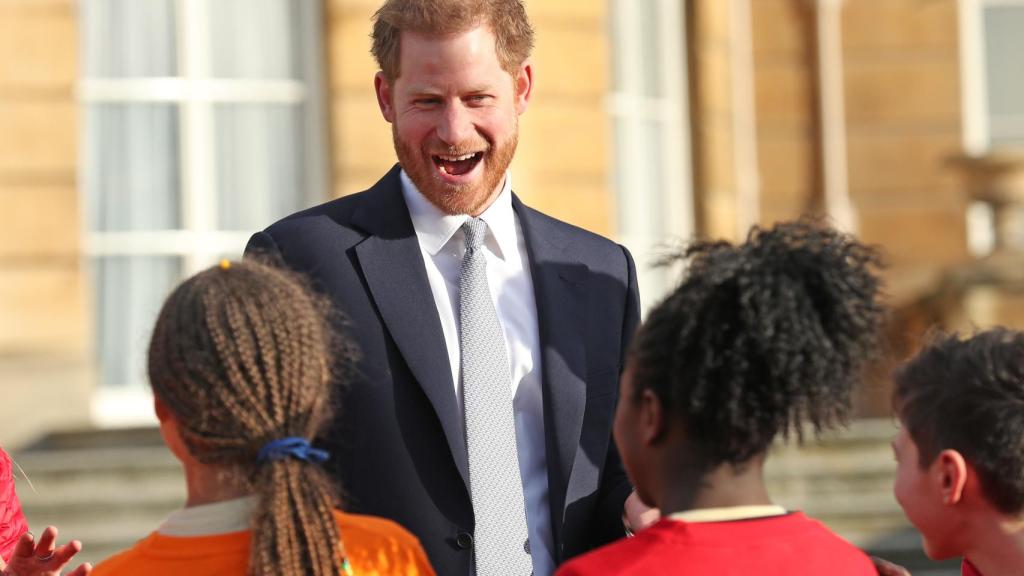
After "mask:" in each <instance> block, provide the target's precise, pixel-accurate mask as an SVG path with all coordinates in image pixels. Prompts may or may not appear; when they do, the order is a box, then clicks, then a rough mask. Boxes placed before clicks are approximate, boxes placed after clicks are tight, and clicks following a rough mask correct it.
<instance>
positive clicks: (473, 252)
mask: <svg viewBox="0 0 1024 576" xmlns="http://www.w3.org/2000/svg"><path fill="white" fill-rule="evenodd" d="M462 232H463V233H464V234H465V235H466V255H465V256H464V257H463V259H462V269H461V271H460V272H459V321H460V323H461V326H462V332H461V334H460V337H459V345H460V347H461V359H462V410H463V415H464V416H465V419H466V447H467V449H468V452H469V489H470V497H471V499H472V501H473V516H474V518H475V519H476V529H475V534H474V536H473V551H474V556H475V561H476V574H477V576H495V575H499V574H500V575H504V574H509V575H515V576H520V575H521V576H525V575H527V574H530V572H531V570H532V563H531V560H530V556H529V554H528V553H527V551H526V550H527V549H528V547H527V546H526V541H527V531H526V507H525V506H524V504H523V484H522V481H521V479H520V476H519V454H518V453H517V452H516V428H515V418H514V416H513V412H512V388H511V382H512V376H511V371H510V369H509V365H508V357H507V356H506V354H505V338H504V334H503V332H502V329H501V324H500V323H499V321H498V314H497V312H495V310H494V302H493V301H492V300H491V291H490V288H488V284H487V259H486V257H485V256H484V251H483V250H481V249H480V248H481V246H482V245H483V243H484V236H485V234H486V233H487V224H486V223H485V222H484V221H483V220H480V219H478V218H470V219H468V220H466V223H465V224H463V225H462Z"/></svg>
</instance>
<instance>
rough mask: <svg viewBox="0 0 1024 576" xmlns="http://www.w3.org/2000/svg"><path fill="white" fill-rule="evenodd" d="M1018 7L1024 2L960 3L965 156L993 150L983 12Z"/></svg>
mask: <svg viewBox="0 0 1024 576" xmlns="http://www.w3.org/2000/svg"><path fill="white" fill-rule="evenodd" d="M996 6H1019V7H1022V8H1024V0H960V3H959V5H958V9H959V21H960V22H959V24H960V92H961V102H962V117H961V123H962V124H961V127H962V133H963V147H964V152H965V153H966V154H968V155H972V156H978V155H982V154H985V153H986V152H988V151H989V150H991V144H992V143H991V130H990V127H989V111H988V73H987V70H986V66H985V35H984V34H985V30H984V26H985V22H984V17H983V15H984V10H985V8H989V7H996Z"/></svg>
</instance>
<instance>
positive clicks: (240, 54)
mask: <svg viewBox="0 0 1024 576" xmlns="http://www.w3.org/2000/svg"><path fill="white" fill-rule="evenodd" d="M309 4H310V2H309V0H216V1H211V2H208V3H207V4H206V5H205V6H206V8H207V9H208V12H207V15H208V18H209V38H208V42H209V47H210V54H209V58H210V70H209V72H210V74H211V75H212V76H213V77H217V78H279V79H280V78H293V79H299V78H301V76H302V67H301V64H300V63H301V61H302V54H301V53H300V46H301V44H300V43H299V40H300V39H299V37H298V34H297V32H298V31H299V30H301V27H300V26H299V23H300V22H301V21H302V20H301V18H300V11H301V10H303V9H308V8H309Z"/></svg>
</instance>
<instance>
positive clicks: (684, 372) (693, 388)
mask: <svg viewBox="0 0 1024 576" xmlns="http://www.w3.org/2000/svg"><path fill="white" fill-rule="evenodd" d="M680 259H681V260H682V261H683V262H684V263H685V264H687V265H688V271H687V274H686V276H685V278H684V280H683V282H682V284H681V285H680V286H679V287H678V288H677V289H676V290H675V291H674V292H672V293H671V294H670V295H669V296H668V297H667V298H665V300H663V301H662V302H661V303H660V304H659V305H658V306H657V307H655V308H654V309H653V310H652V311H651V312H650V315H649V316H648V319H647V321H646V323H645V324H644V325H643V326H642V327H641V328H640V330H639V332H638V334H637V336H636V338H634V340H633V345H632V350H631V353H630V356H629V358H628V361H627V366H626V370H625V372H624V374H623V378H622V382H621V390H620V396H619V398H620V399H619V404H618V408H617V412H616V418H615V425H614V431H615V442H616V445H617V446H618V448H619V453H620V454H621V455H622V461H623V463H624V464H625V466H626V471H627V472H628V473H629V476H630V479H631V480H632V481H633V484H634V486H635V487H636V490H637V493H638V494H639V495H640V498H641V499H642V500H643V501H644V502H645V503H646V504H648V505H650V506H654V507H657V508H659V509H660V510H661V513H662V520H660V521H659V522H658V523H657V524H654V525H653V526H651V527H650V528H648V529H646V530H644V531H642V532H639V533H638V534H637V535H636V536H635V537H633V538H627V539H624V540H620V541H618V542H615V543H612V544H610V545H608V546H605V547H604V548H600V549H598V550H596V551H593V552H590V553H588V554H585V555H583V556H581V557H579V558H577V559H575V560H573V561H570V562H569V563H567V564H566V565H564V566H563V567H562V569H561V570H560V571H559V572H558V574H559V576H584V575H598V574H618V575H630V576H634V575H635V576H639V575H644V576H658V575H675V574H716V575H723V576H739V575H744V576H746V575H750V574H758V575H761V576H771V575H779V576H781V575H784V574H785V575H793V574H814V575H818V574H828V575H830V576H862V575H863V576H867V575H874V574H876V573H877V572H876V569H875V567H874V566H873V565H872V561H871V560H870V559H869V558H868V557H867V556H866V555H865V554H864V553H862V552H861V551H859V550H858V549H856V548H855V547H854V546H852V545H851V544H849V543H847V542H845V541H843V540H842V539H841V538H839V537H838V536H836V535H835V534H834V533H832V532H831V531H830V530H829V529H828V528H826V527H825V526H824V525H822V524H820V523H818V522H816V521H814V520H812V519H810V518H808V517H807V516H805V515H804V514H803V513H801V512H793V511H788V510H786V509H784V508H782V507H780V506H777V505H775V504H773V502H772V500H771V498H770V497H769V495H768V492H767V490H766V488H765V482H764V474H763V470H764V463H765V458H766V457H767V455H768V450H769V448H770V447H771V445H772V443H773V442H774V441H775V439H776V438H777V437H780V436H781V437H782V438H787V437H790V436H796V438H797V439H802V436H803V431H804V430H805V429H806V427H807V426H808V425H810V426H811V427H812V428H813V430H814V432H815V433H818V432H821V431H823V430H827V429H830V428H833V427H834V426H836V425H838V424H841V423H843V422H844V421H845V420H846V419H847V417H848V415H849V411H850V396H851V394H850V393H851V389H852V388H853V386H854V385H855V384H857V382H858V380H859V378H860V376H861V368H862V367H863V366H864V364H865V361H866V360H867V359H869V358H870V357H871V356H872V353H873V349H874V347H875V343H876V339H877V332H878V328H879V325H880V321H881V319H882V317H883V308H882V306H881V304H880V303H879V302H878V297H879V282H878V279H877V278H876V276H875V273H874V270H875V268H876V267H877V266H878V264H879V260H878V256H877V255H876V253H875V252H874V251H872V250H871V249H869V248H867V247H865V246H863V245H861V244H859V243H858V242H856V241H855V240H854V239H853V238H852V237H850V236H847V235H844V234H840V233H838V232H836V231H834V230H830V229H828V228H826V227H822V226H820V225H818V224H816V223H814V222H812V221H809V220H803V221H800V222H796V223H788V224H780V225H777V226H775V227H774V228H771V229H768V230H764V229H760V228H754V229H753V230H752V231H751V233H750V235H749V236H748V238H747V241H746V242H745V243H744V244H742V245H739V246H734V245H731V244H728V243H725V242H698V243H695V244H693V245H691V246H690V247H689V248H688V249H687V250H686V251H685V252H684V253H683V254H682V255H681V256H680Z"/></svg>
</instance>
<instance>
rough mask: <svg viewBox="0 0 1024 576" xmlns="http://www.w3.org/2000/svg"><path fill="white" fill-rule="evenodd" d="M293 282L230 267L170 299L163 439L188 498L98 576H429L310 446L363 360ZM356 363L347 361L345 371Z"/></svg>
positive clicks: (154, 362)
mask: <svg viewBox="0 0 1024 576" xmlns="http://www.w3.org/2000/svg"><path fill="white" fill-rule="evenodd" d="M330 314H331V312H330V309H329V307H328V306H327V305H326V304H325V303H324V301H323V300H322V299H321V298H319V297H318V296H317V295H315V294H314V293H313V292H312V291H311V290H308V289H307V288H306V287H305V286H304V283H303V282H302V281H301V280H300V279H299V278H298V277H296V276H294V275H293V274H292V273H289V272H286V271H283V270H279V269H276V268H272V267H269V266H266V265H263V264H260V263H257V262H255V261H249V260H247V261H246V262H239V263H234V262H228V261H223V262H222V263H221V265H220V266H216V267H213V268H210V269H208V270H206V271H204V272H201V273H199V274H197V275H196V276H193V277H192V278H190V279H188V280H186V281H185V282H184V283H182V284H181V285H180V286H178V287H177V289H175V290H174V292H173V293H172V294H171V295H170V296H169V297H168V299H167V301H166V302H165V304H164V306H163V309H162V310H161V312H160V315H159V317H158V319H157V322H156V326H155V328H154V331H153V336H152V340H151V342H150V348H149V379H150V383H151V385H152V388H153V395H154V398H155V400H154V403H155V408H156V413H157V417H158V419H159V420H160V430H161V433H162V435H163V437H164V440H165V442H166V443H167V446H168V448H169V449H170V450H171V451H172V452H173V453H174V454H175V456H177V457H178V459H179V460H181V462H182V465H183V467H184V470H185V478H186V483H187V487H188V499H187V501H186V504H185V507H184V508H183V509H181V510H178V511H176V512H173V513H172V514H171V515H170V516H169V517H168V518H167V519H166V520H165V521H164V522H163V524H161V526H160V527H159V528H158V529H157V530H156V531H155V532H153V533H152V534H150V535H149V536H148V537H146V538H145V539H143V540H141V541H139V542H138V543H137V544H136V545H135V546H134V547H133V548H131V549H129V550H126V551H124V552H122V553H120V554H118V555H116V556H114V557H112V558H110V559H108V560H106V561H105V562H103V563H101V564H100V565H99V566H97V567H96V569H95V571H94V572H93V573H94V574H95V575H96V576H121V575H137V574H147V575H149V576H165V575H166V576H170V575H172V574H173V575H175V576H177V575H181V574H187V575H188V576H206V575H210V576H212V575H218V576H231V575H239V576H241V575H243V574H244V575H252V576H269V575H271V574H274V575H290V576H291V575H295V576H297V575H300V574H301V575H307V574H309V575H317V576H336V575H347V574H357V575H359V576H364V575H380V576H383V575H392V574H394V575H401V576H419V575H424V576H431V575H433V570H431V568H430V566H429V564H428V562H427V559H426V555H425V554H424V552H423V550H422V549H421V548H420V545H419V542H418V541H417V540H416V538H415V537H413V536H412V535H411V534H409V533H408V532H406V531H405V530H404V529H403V528H401V527H399V526H398V525H397V524H394V523H393V522H391V521H389V520H384V519H381V518H375V517H369V516H358V515H350V514H346V513H343V512H341V511H339V510H336V509H335V508H334V505H335V503H336V502H337V498H336V495H335V494H334V492H333V489H332V485H331V483H330V481H329V480H328V477H327V476H326V474H325V472H324V471H323V470H322V469H321V467H320V466H319V463H321V462H323V461H324V460H325V459H327V458H328V457H329V455H328V454H327V453H326V452H324V451H322V450H318V449H316V448H314V447H312V446H311V445H310V439H311V438H313V437H314V436H315V435H316V434H317V433H318V432H320V430H321V427H322V426H323V425H324V424H325V423H326V422H328V421H329V419H330V417H331V412H332V406H333V404H334V402H332V398H331V394H330V390H331V388H332V383H333V382H334V381H335V380H342V381H344V380H345V379H346V378H347V376H348V375H347V374H332V367H336V366H343V367H346V366H347V367H351V366H352V365H353V364H354V360H355V351H354V350H353V348H352V347H351V345H350V344H349V343H348V342H347V341H345V340H343V339H341V338H340V337H339V336H338V335H337V334H336V333H335V332H334V331H333V330H332V328H331V323H332V320H331V318H330ZM347 360H348V361H347Z"/></svg>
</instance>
